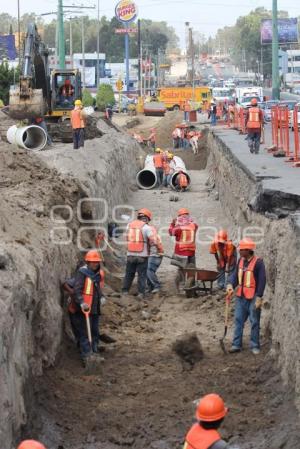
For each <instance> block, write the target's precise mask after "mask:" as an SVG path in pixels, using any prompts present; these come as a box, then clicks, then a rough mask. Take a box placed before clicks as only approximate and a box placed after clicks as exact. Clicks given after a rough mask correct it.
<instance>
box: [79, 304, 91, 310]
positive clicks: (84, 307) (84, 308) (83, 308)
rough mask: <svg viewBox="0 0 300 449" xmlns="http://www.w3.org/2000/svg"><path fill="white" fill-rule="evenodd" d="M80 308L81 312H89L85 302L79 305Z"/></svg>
mask: <svg viewBox="0 0 300 449" xmlns="http://www.w3.org/2000/svg"><path fill="white" fill-rule="evenodd" d="M80 307H81V310H82V311H83V312H89V311H90V308H89V305H88V304H87V303H86V302H83V303H82V304H80Z"/></svg>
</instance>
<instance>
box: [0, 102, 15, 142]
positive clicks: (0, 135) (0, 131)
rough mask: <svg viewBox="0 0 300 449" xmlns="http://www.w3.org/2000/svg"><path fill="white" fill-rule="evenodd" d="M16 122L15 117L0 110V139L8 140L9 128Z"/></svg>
mask: <svg viewBox="0 0 300 449" xmlns="http://www.w3.org/2000/svg"><path fill="white" fill-rule="evenodd" d="M15 124H16V121H15V120H14V119H12V118H10V117H9V116H8V115H7V114H4V112H2V111H1V110H0V140H3V141H4V142H7V138H6V133H7V130H8V128H10V127H11V126H13V125H15Z"/></svg>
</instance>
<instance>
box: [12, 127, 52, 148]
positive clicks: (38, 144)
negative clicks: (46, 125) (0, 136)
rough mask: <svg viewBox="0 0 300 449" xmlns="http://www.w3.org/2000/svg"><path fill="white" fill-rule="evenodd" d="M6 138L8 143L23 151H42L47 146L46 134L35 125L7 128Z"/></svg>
mask: <svg viewBox="0 0 300 449" xmlns="http://www.w3.org/2000/svg"><path fill="white" fill-rule="evenodd" d="M6 137H7V140H8V142H9V143H12V144H14V145H18V147H20V148H24V149H25V150H42V149H43V148H45V146H46V144H47V134H46V133H45V131H44V130H43V129H42V128H40V127H39V126H36V125H30V126H22V127H20V128H18V127H17V126H16V125H13V126H11V127H10V128H8V130H7V134H6Z"/></svg>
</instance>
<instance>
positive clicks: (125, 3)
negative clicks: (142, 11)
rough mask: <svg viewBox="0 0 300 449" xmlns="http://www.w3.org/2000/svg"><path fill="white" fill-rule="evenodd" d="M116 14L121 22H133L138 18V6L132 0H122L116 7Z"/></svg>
mask: <svg viewBox="0 0 300 449" xmlns="http://www.w3.org/2000/svg"><path fill="white" fill-rule="evenodd" d="M115 14H116V18H117V20H118V21H119V22H121V23H130V22H133V21H134V20H135V19H136V18H137V14H138V10H137V6H136V4H135V3H134V2H133V1H131V0H121V1H120V2H119V3H118V4H117V6H116V8H115Z"/></svg>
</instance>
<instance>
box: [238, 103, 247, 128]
mask: <svg viewBox="0 0 300 449" xmlns="http://www.w3.org/2000/svg"><path fill="white" fill-rule="evenodd" d="M245 113H246V111H245V110H244V109H243V108H240V110H239V124H238V130H239V132H240V134H246V114H245Z"/></svg>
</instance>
